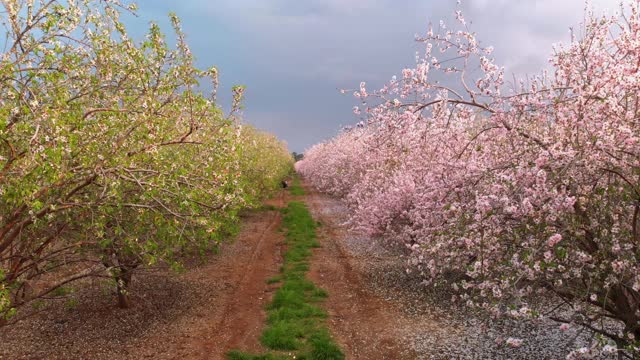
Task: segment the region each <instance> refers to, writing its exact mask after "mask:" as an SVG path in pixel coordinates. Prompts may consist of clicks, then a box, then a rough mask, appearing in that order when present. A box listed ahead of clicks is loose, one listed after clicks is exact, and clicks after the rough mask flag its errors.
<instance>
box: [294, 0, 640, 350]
mask: <svg viewBox="0 0 640 360" xmlns="http://www.w3.org/2000/svg"><path fill="white" fill-rule="evenodd" d="M626 9H627V10H626V14H625V15H624V16H622V15H618V16H610V17H602V18H600V17H596V16H594V15H593V14H592V13H588V14H587V16H586V19H587V20H586V22H585V23H584V24H583V33H584V35H583V37H582V38H581V39H579V40H575V41H573V42H571V43H570V44H568V45H566V46H564V47H563V46H558V47H557V48H555V54H554V55H553V57H552V58H551V59H550V63H551V66H552V67H553V72H551V73H548V72H546V71H545V72H542V73H541V75H539V76H536V77H534V78H531V79H530V80H528V81H527V82H525V81H521V82H520V84H518V85H514V87H515V88H514V89H512V90H510V91H507V88H508V87H507V86H506V85H505V81H504V73H505V71H504V69H503V68H501V67H499V66H497V65H495V64H494V61H493V59H491V58H490V57H489V56H490V55H489V54H490V53H491V51H492V50H493V49H492V48H484V47H482V46H480V42H479V41H478V40H477V39H476V37H475V34H474V33H473V32H471V31H470V30H468V28H467V26H466V22H465V20H464V18H463V16H462V14H461V13H456V16H455V17H456V18H457V20H458V23H457V27H459V28H460V29H461V30H456V29H455V26H454V27H451V26H449V27H445V26H443V25H441V27H440V33H437V31H433V30H430V31H429V33H428V34H427V36H425V37H424V38H418V39H417V40H418V41H419V42H422V43H424V44H425V47H424V48H425V51H424V54H423V55H422V56H420V57H419V58H418V61H417V63H416V66H415V67H414V68H410V69H404V70H403V71H402V78H401V79H396V78H394V79H393V80H392V81H390V82H389V83H388V84H387V85H385V86H384V87H383V88H382V89H380V90H378V91H367V90H366V89H364V84H362V85H361V88H360V90H359V91H358V92H357V93H356V95H357V96H358V98H359V99H360V100H362V101H363V106H364V107H366V108H367V111H366V121H365V125H364V126H359V127H356V128H354V129H350V130H346V131H343V132H342V133H341V134H340V135H338V136H337V137H335V138H333V139H331V140H328V141H326V142H323V143H320V144H318V145H315V146H314V147H312V148H311V149H309V150H308V151H307V152H306V153H305V159H304V160H303V161H301V162H299V163H298V164H297V170H298V172H300V173H301V174H302V175H303V176H305V178H306V179H308V180H309V181H311V182H312V183H313V184H314V185H315V186H316V187H317V188H318V189H320V190H322V191H325V192H328V193H330V194H334V195H337V196H340V197H343V198H344V199H345V201H346V203H347V204H348V205H349V206H350V207H351V209H352V210H353V219H352V222H353V224H354V226H356V227H359V228H361V229H364V230H366V231H368V232H369V233H370V234H373V235H384V236H386V237H391V238H393V239H397V240H398V241H401V242H403V243H404V244H406V246H407V247H408V248H409V249H410V250H411V253H412V254H413V255H412V260H411V265H412V266H413V267H414V268H416V269H418V270H419V271H420V272H421V273H422V274H423V275H424V277H425V280H426V281H427V282H428V283H434V284H435V283H438V284H442V283H446V284H450V285H451V286H452V288H453V289H457V291H456V298H457V299H460V300H462V301H464V302H465V303H467V304H469V305H470V306H481V307H485V308H489V309H490V310H492V311H495V312H499V313H508V311H506V309H508V308H509V307H508V305H509V306H513V305H515V306H516V307H517V308H521V307H523V304H525V305H526V304H527V303H528V302H529V301H530V299H531V295H533V294H535V293H538V292H544V293H548V294H552V295H553V297H554V298H557V299H559V300H561V301H564V302H566V303H567V304H575V305H576V306H575V307H574V311H575V316H578V315H580V316H579V319H581V320H580V321H581V323H583V324H587V323H589V324H593V323H595V320H596V319H597V318H599V316H606V317H611V318H614V319H617V320H618V321H620V323H621V326H622V327H623V328H624V331H625V332H627V333H634V334H636V338H638V335H640V325H639V324H640V312H638V309H639V308H640V264H639V263H640V229H639V228H638V222H639V221H640V219H639V214H640V95H639V94H640V72H639V68H640V18H639V16H638V4H637V2H635V1H629V4H628V5H627V8H626ZM435 53H439V54H438V55H437V56H439V57H436V55H435ZM445 60H447V61H445ZM476 68H477V69H479V70H476ZM472 70H473V71H472ZM443 77H446V78H448V79H449V80H448V82H446V81H439V82H436V81H435V80H432V79H433V78H438V79H442V78H443ZM472 77H476V79H475V81H472V79H471V78H472ZM454 82H455V85H453V86H451V87H445V86H443V84H446V83H454ZM363 113H364V112H363ZM594 293H595V294H597V297H596V300H592V299H591V298H590V295H591V294H594ZM613 304H616V305H613ZM534 306H535V305H530V307H531V308H532V310H531V311H530V312H529V314H532V316H537V314H540V313H541V312H542V311H543V310H544V309H534V308H533V307H534ZM594 308H597V309H599V311H592V309H594ZM564 320H571V319H564ZM602 332H603V333H604V334H605V335H607V336H610V337H611V338H614V339H616V340H619V341H622V342H624V340H623V339H624V338H626V337H624V336H622V335H618V334H615V333H609V332H607V331H606V330H604V329H602ZM627 343H629V342H627Z"/></svg>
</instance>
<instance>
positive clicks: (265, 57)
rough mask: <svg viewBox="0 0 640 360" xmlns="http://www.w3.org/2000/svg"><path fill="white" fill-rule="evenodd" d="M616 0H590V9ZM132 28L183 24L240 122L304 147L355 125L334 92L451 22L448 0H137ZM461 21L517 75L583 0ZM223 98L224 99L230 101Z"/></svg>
mask: <svg viewBox="0 0 640 360" xmlns="http://www.w3.org/2000/svg"><path fill="white" fill-rule="evenodd" d="M618 3H619V0H594V1H592V5H593V7H594V8H595V10H596V12H597V13H601V12H602V11H604V10H605V9H609V10H614V9H616V8H617V4H618ZM137 4H138V5H139V7H140V10H139V15H140V17H139V18H138V19H136V20H133V21H132V23H131V27H132V28H133V30H134V31H135V30H137V29H142V28H143V27H145V26H146V25H145V24H146V23H147V22H148V21H150V20H158V22H159V23H160V24H161V25H162V27H163V28H164V29H165V31H167V32H168V31H169V30H170V28H169V26H168V22H167V21H166V15H167V14H168V13H169V12H170V11H173V12H176V13H177V14H178V15H179V16H180V17H181V18H182V21H183V27H184V30H185V32H186V33H187V36H188V39H189V43H190V44H191V47H192V51H193V53H194V54H195V55H196V57H197V59H198V63H199V65H201V66H202V67H208V66H210V65H216V66H218V67H219V69H220V71H221V81H222V89H221V91H223V92H225V93H227V94H228V93H229V91H230V90H229V89H230V88H231V86H233V85H236V84H241V85H246V86H247V93H246V94H247V97H246V102H245V106H246V109H245V111H244V118H245V121H247V122H249V123H252V124H254V125H256V126H257V127H259V128H261V129H264V130H267V131H270V132H272V133H275V134H276V135H278V136H279V137H280V138H281V139H283V140H285V141H286V142H287V143H288V144H289V147H290V149H291V150H292V151H297V152H302V151H303V150H304V149H306V148H308V147H309V146H311V145H313V144H314V143H316V142H319V141H322V140H323V139H326V138H329V137H331V136H333V135H335V134H336V133H337V131H338V130H339V129H340V126H341V125H349V124H352V123H353V122H355V121H357V119H356V118H355V115H353V114H352V112H351V109H352V107H353V106H354V105H357V101H356V99H354V98H353V97H352V96H351V95H342V94H340V92H339V91H338V89H341V88H349V89H354V88H356V87H357V86H358V84H359V83H360V81H366V82H367V84H368V87H370V88H378V87H380V86H382V85H383V84H384V82H386V81H387V80H389V79H390V78H391V76H393V75H396V74H400V72H401V70H402V69H403V68H404V67H407V66H411V65H412V64H413V63H414V62H415V60H414V59H415V52H416V51H417V50H418V49H420V47H419V46H418V44H416V43H414V36H415V34H424V33H425V32H426V29H427V27H428V25H429V23H430V22H433V23H435V24H437V23H438V22H439V21H440V19H446V21H447V22H449V23H451V22H452V21H453V20H452V19H453V17H452V14H453V12H454V10H455V7H456V3H455V1H454V0H376V1H374V0H180V1H170V0H165V1H159V0H138V1H137ZM462 6H463V9H464V13H465V18H466V19H467V21H468V22H471V28H472V30H474V31H476V32H477V33H478V37H479V39H480V40H481V41H482V42H483V44H484V45H493V46H494V47H495V49H496V51H495V53H494V55H495V57H496V59H497V63H498V64H501V65H504V66H506V69H507V73H515V74H518V75H519V76H523V75H525V74H527V73H536V72H538V71H539V70H540V69H541V68H543V67H544V66H546V63H547V59H548V58H549V55H550V54H551V45H552V44H553V43H557V42H568V41H569V27H570V26H574V25H577V24H578V23H579V22H580V21H581V19H582V18H583V15H584V7H585V3H584V1H583V0H463V3H462ZM228 98H229V97H228V96H226V97H224V98H222V100H223V101H225V100H226V101H228Z"/></svg>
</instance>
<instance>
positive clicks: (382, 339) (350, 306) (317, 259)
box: [305, 186, 416, 360]
mask: <svg viewBox="0 0 640 360" xmlns="http://www.w3.org/2000/svg"><path fill="white" fill-rule="evenodd" d="M305 192H306V193H307V194H308V196H306V200H307V203H308V205H309V207H310V209H311V211H312V213H313V216H314V218H315V219H316V220H317V221H320V222H321V224H322V226H321V227H320V228H319V229H318V232H319V235H320V239H319V240H320V243H321V245H322V248H320V249H318V250H316V251H317V252H316V253H315V255H314V258H313V260H312V266H311V272H310V278H311V279H312V280H313V281H314V282H315V283H316V284H318V285H319V286H320V287H322V288H324V289H326V290H327V291H328V292H329V298H328V299H327V302H326V303H325V307H326V309H327V311H328V313H329V317H330V318H329V325H330V328H331V330H332V332H333V334H334V336H335V337H336V339H337V340H338V342H339V343H340V345H341V347H342V349H343V350H344V352H345V354H346V356H347V358H348V359H381V360H382V359H389V360H399V359H415V358H416V354H415V353H413V352H412V351H411V350H409V349H408V347H407V346H406V345H405V344H404V343H403V341H402V340H401V339H402V335H401V334H400V333H399V332H398V331H397V329H399V328H400V327H401V326H402V325H403V324H401V322H400V320H399V319H400V318H401V317H402V316H401V314H400V313H399V311H397V309H395V308H394V306H393V305H392V304H391V303H389V302H388V301H386V300H384V299H381V298H379V297H377V296H375V295H374V294H371V293H370V292H369V291H368V290H367V289H366V286H365V284H363V283H362V281H363V280H362V279H361V276H360V274H359V273H358V271H357V270H354V267H353V265H352V259H351V256H350V255H349V254H348V253H347V252H346V251H345V250H344V249H343V248H342V246H341V245H340V239H341V238H342V237H344V236H346V234H345V233H344V231H343V230H342V229H340V228H338V226H337V225H338V224H336V220H335V219H332V218H330V217H328V216H326V215H324V214H323V212H322V211H321V207H322V203H321V201H320V198H319V196H320V195H319V194H318V193H317V192H316V191H315V190H314V189H312V188H311V187H309V186H305Z"/></svg>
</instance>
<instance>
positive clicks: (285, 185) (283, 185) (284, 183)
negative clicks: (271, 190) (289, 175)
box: [281, 180, 289, 189]
mask: <svg viewBox="0 0 640 360" xmlns="http://www.w3.org/2000/svg"><path fill="white" fill-rule="evenodd" d="M281 184H282V188H283V189H286V188H287V187H289V184H287V181H286V180H282V183H281Z"/></svg>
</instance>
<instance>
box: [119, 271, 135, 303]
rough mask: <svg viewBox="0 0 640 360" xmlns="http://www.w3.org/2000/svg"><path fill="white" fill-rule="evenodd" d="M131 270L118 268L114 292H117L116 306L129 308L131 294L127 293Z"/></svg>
mask: <svg viewBox="0 0 640 360" xmlns="http://www.w3.org/2000/svg"><path fill="white" fill-rule="evenodd" d="M132 275H133V271H132V270H131V269H129V268H120V271H119V273H118V275H116V277H115V280H116V292H117V294H118V307H119V308H120V309H129V308H130V307H131V296H130V295H129V285H130V284H131V277H132Z"/></svg>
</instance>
